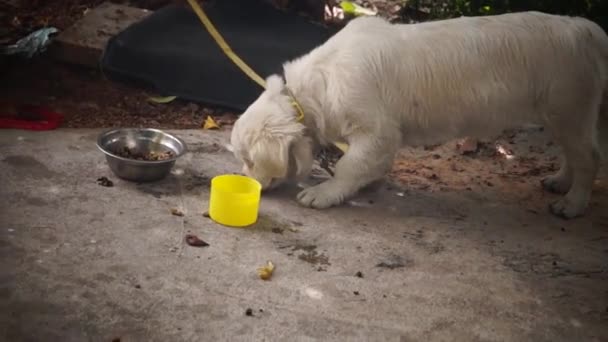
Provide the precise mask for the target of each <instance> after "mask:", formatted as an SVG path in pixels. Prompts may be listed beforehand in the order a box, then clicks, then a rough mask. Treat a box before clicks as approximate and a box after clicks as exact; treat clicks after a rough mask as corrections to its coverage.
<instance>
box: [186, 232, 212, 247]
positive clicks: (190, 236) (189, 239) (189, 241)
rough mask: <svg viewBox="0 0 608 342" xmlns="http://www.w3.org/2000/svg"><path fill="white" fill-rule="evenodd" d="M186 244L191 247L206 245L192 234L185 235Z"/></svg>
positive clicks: (206, 244)
mask: <svg viewBox="0 0 608 342" xmlns="http://www.w3.org/2000/svg"><path fill="white" fill-rule="evenodd" d="M186 243H187V244H188V245H190V246H192V247H207V246H209V244H208V243H206V242H205V241H203V240H201V239H199V238H198V236H196V235H194V234H187V235H186Z"/></svg>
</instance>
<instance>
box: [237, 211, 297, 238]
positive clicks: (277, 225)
mask: <svg viewBox="0 0 608 342" xmlns="http://www.w3.org/2000/svg"><path fill="white" fill-rule="evenodd" d="M249 230H250V231H254V232H256V234H257V233H259V232H272V233H274V234H278V235H283V234H284V233H285V232H292V233H296V232H297V229H296V228H294V227H292V226H291V225H290V224H289V223H287V222H281V221H278V220H276V219H275V218H273V217H271V216H268V215H264V214H260V215H259V217H258V221H257V222H256V223H255V224H254V225H253V226H251V227H250V228H249V229H248V231H249Z"/></svg>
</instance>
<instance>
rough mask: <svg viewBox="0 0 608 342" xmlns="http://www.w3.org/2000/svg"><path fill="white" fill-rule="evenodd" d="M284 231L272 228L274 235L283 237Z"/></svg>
mask: <svg viewBox="0 0 608 342" xmlns="http://www.w3.org/2000/svg"><path fill="white" fill-rule="evenodd" d="M284 231H285V229H283V228H280V227H274V228H272V232H273V233H275V234H281V235H283V232H284Z"/></svg>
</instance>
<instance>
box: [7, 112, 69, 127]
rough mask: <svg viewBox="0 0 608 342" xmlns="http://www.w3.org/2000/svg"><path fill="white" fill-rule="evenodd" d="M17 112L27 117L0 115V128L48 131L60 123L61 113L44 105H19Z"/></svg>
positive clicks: (61, 119)
mask: <svg viewBox="0 0 608 342" xmlns="http://www.w3.org/2000/svg"><path fill="white" fill-rule="evenodd" d="M19 113H23V114H25V115H23V116H27V117H28V118H30V117H32V119H19V118H15V117H2V116H0V128H14V129H24V130H29V131H50V130H53V129H55V128H57V127H59V125H60V124H61V122H62V121H63V115H61V114H59V113H55V112H53V111H51V110H49V109H47V108H44V107H37V106H21V107H20V108H19Z"/></svg>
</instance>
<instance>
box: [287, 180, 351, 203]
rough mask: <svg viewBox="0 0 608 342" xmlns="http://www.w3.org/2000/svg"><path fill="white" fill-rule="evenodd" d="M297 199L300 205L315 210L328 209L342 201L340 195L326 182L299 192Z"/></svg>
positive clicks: (342, 198)
mask: <svg viewBox="0 0 608 342" xmlns="http://www.w3.org/2000/svg"><path fill="white" fill-rule="evenodd" d="M297 198H298V202H299V203H300V204H301V205H303V206H305V207H310V208H315V209H325V208H329V207H332V206H335V205H338V204H341V203H342V202H343V201H344V196H343V195H342V193H341V192H340V191H336V189H335V187H332V186H331V184H330V183H327V182H325V183H321V184H318V185H315V186H311V187H310V188H306V189H304V190H302V191H300V193H299V194H298V196H297Z"/></svg>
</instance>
